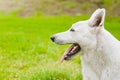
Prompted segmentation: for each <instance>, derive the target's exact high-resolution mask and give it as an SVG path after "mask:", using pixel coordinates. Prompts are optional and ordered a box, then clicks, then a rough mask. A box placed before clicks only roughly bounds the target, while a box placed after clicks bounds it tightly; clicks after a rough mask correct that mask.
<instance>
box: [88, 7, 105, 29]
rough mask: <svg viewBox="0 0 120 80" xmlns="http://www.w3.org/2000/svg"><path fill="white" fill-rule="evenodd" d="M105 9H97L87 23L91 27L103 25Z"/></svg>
mask: <svg viewBox="0 0 120 80" xmlns="http://www.w3.org/2000/svg"><path fill="white" fill-rule="evenodd" d="M104 19H105V9H97V10H96V11H95V12H94V13H93V14H92V16H91V18H90V19H89V25H90V26H92V27H98V26H103V25H104Z"/></svg>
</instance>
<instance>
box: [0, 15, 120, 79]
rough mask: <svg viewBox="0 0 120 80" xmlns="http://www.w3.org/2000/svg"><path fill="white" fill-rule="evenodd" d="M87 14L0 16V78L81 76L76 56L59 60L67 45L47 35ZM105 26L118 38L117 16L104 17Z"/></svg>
mask: <svg viewBox="0 0 120 80" xmlns="http://www.w3.org/2000/svg"><path fill="white" fill-rule="evenodd" d="M87 18H88V17H87V16H81V17H79V16H73V17H71V16H51V17H31V18H19V17H14V16H13V17H1V18H0V80H81V79H82V76H81V65H80V58H79V57H80V56H77V57H76V58H74V59H73V60H72V61H69V62H64V63H63V64H60V63H59V60H60V58H61V56H62V54H63V53H64V51H65V50H66V48H67V47H68V46H69V45H62V46H60V45H56V44H54V43H52V42H51V40H50V36H51V35H52V34H55V33H57V32H61V31H65V30H67V29H68V28H69V27H70V26H71V25H72V23H74V22H76V21H79V20H84V19H87ZM105 27H106V28H107V29H108V30H109V31H110V32H111V33H113V34H114V35H115V37H117V38H118V39H120V35H119V32H120V18H107V19H106V23H105Z"/></svg>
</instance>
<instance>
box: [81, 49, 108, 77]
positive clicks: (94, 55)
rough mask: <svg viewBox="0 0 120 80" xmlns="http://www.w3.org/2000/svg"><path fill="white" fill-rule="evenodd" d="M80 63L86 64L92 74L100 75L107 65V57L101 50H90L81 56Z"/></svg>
mask: <svg viewBox="0 0 120 80" xmlns="http://www.w3.org/2000/svg"><path fill="white" fill-rule="evenodd" d="M81 59H82V62H83V63H82V65H84V66H87V68H89V69H90V70H91V71H92V72H93V73H94V74H96V75H97V76H101V74H102V71H103V69H104V68H105V66H106V65H108V63H109V62H108V61H109V60H108V58H107V57H106V56H105V55H104V54H102V52H101V51H99V52H96V51H94V50H91V51H89V52H87V53H84V55H83V56H82V58H81Z"/></svg>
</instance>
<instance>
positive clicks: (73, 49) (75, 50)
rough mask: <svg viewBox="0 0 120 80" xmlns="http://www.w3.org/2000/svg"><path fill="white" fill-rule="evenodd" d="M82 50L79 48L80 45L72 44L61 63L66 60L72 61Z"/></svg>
mask: <svg viewBox="0 0 120 80" xmlns="http://www.w3.org/2000/svg"><path fill="white" fill-rule="evenodd" d="M80 50H81V47H80V46H79V44H76V43H74V44H72V45H71V46H70V48H68V49H67V50H66V51H65V53H64V54H63V56H62V58H61V61H60V62H61V63H62V62H63V61H64V60H70V59H72V57H73V56H74V55H76V54H77V53H79V52H80Z"/></svg>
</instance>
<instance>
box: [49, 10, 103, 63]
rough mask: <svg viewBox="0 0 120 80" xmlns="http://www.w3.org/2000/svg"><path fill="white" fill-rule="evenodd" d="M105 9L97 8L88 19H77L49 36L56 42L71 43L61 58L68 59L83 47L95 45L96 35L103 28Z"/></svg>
mask: <svg viewBox="0 0 120 80" xmlns="http://www.w3.org/2000/svg"><path fill="white" fill-rule="evenodd" d="M104 18H105V9H97V10H96V11H95V12H94V13H93V14H92V16H91V17H90V19H88V20H85V21H79V22H77V23H75V24H73V25H72V27H71V28H70V29H69V30H67V31H65V32H61V33H58V34H55V35H53V36H52V37H51V40H52V41H53V42H55V43H56V44H72V46H71V47H70V48H69V49H68V50H67V51H66V52H65V53H64V55H63V57H62V60H61V61H63V60H69V59H71V57H72V56H73V55H75V54H76V53H78V52H80V51H81V49H84V48H85V47H88V48H89V47H92V46H94V45H96V42H97V41H96V35H97V34H99V33H100V32H101V31H102V29H103V28H104V27H103V26H104Z"/></svg>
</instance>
